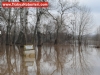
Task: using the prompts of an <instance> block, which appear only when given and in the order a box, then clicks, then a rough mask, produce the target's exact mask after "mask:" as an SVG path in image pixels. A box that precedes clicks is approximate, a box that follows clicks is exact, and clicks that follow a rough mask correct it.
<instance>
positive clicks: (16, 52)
mask: <svg viewBox="0 0 100 75" xmlns="http://www.w3.org/2000/svg"><path fill="white" fill-rule="evenodd" d="M23 51H24V48H20V47H19V46H16V45H15V46H1V47H0V75H100V49H96V48H93V47H91V46H89V47H88V46H87V47H85V46H81V47H78V46H77V47H75V46H71V45H56V46H53V45H44V46H42V47H36V50H35V52H36V55H35V61H34V62H33V65H32V66H25V61H24V54H23Z"/></svg>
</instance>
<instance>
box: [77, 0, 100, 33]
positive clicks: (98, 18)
mask: <svg viewBox="0 0 100 75" xmlns="http://www.w3.org/2000/svg"><path fill="white" fill-rule="evenodd" d="M79 1H80V4H81V5H86V6H87V7H89V8H90V9H91V12H92V15H93V20H94V26H93V28H94V29H93V32H94V31H95V30H96V28H97V27H98V26H100V0H79Z"/></svg>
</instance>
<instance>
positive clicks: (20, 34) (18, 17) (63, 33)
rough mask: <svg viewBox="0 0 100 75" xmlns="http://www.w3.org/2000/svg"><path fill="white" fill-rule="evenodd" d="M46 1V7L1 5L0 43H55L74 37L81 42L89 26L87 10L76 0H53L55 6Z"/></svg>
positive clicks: (89, 17) (89, 18) (88, 12)
mask: <svg viewBox="0 0 100 75" xmlns="http://www.w3.org/2000/svg"><path fill="white" fill-rule="evenodd" d="M2 1H3V0H2ZM10 1H11V0H10ZM26 1H27V0H26ZM43 1H44V0H43ZM45 1H46V0H45ZM49 2H50V7H48V8H36V9H35V8H34V9H28V8H27V9H26V8H1V9H0V10H1V11H0V14H1V15H0V18H1V25H0V28H1V31H2V34H1V36H2V37H1V39H2V40H1V41H2V43H5V44H7V45H8V44H21V45H24V44H36V43H37V45H42V44H43V43H45V42H46V43H48V41H49V42H51V41H52V43H54V44H58V43H61V42H64V43H65V42H67V43H68V41H69V40H71V42H72V40H73V41H74V42H75V40H76V39H77V40H78V41H79V42H78V43H79V44H81V41H82V36H83V35H84V34H85V32H87V31H88V28H89V26H90V21H91V15H90V10H89V9H88V8H87V7H86V6H79V4H78V2H76V1H72V2H70V1H62V0H57V1H56V4H57V5H56V4H55V8H53V7H54V6H53V5H54V4H53V3H52V1H49ZM51 3H52V4H51ZM53 11H55V13H54V12H53ZM30 20H32V21H30ZM46 21H47V22H46ZM75 36H77V38H75ZM4 37H5V38H4ZM62 38H63V39H62ZM47 40H48V41H47Z"/></svg>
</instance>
